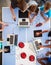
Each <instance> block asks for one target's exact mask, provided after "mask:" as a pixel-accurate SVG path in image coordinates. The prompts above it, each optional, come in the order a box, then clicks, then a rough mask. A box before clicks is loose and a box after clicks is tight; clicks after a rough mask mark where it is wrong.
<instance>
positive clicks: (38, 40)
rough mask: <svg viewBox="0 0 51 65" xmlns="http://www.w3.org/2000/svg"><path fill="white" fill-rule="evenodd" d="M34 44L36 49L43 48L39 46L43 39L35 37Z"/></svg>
mask: <svg viewBox="0 0 51 65" xmlns="http://www.w3.org/2000/svg"><path fill="white" fill-rule="evenodd" d="M33 45H34V48H35V50H36V51H40V50H43V48H39V46H40V45H42V42H41V39H34V41H33Z"/></svg>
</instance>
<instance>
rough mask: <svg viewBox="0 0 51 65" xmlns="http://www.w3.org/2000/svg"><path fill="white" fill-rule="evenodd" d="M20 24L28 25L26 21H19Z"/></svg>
mask: <svg viewBox="0 0 51 65" xmlns="http://www.w3.org/2000/svg"><path fill="white" fill-rule="evenodd" d="M20 25H28V22H20Z"/></svg>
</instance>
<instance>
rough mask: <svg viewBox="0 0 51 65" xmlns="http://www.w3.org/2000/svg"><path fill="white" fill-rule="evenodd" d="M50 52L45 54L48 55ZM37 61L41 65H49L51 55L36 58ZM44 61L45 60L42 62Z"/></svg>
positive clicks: (50, 63) (50, 64)
mask: <svg viewBox="0 0 51 65" xmlns="http://www.w3.org/2000/svg"><path fill="white" fill-rule="evenodd" d="M50 54H51V52H49V51H48V52H47V53H46V56H49V55H50ZM37 61H38V62H39V63H40V64H41V65H51V57H44V58H38V59H37ZM43 61H45V62H43Z"/></svg>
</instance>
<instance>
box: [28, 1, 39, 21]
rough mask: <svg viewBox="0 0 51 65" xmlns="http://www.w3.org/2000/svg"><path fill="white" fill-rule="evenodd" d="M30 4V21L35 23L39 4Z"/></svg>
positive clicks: (33, 2) (31, 2) (32, 2)
mask: <svg viewBox="0 0 51 65" xmlns="http://www.w3.org/2000/svg"><path fill="white" fill-rule="evenodd" d="M28 4H29V8H28V12H29V19H30V22H33V20H34V19H35V17H36V16H37V14H38V12H39V8H38V4H37V3H36V2H35V1H30V2H29V3H28Z"/></svg>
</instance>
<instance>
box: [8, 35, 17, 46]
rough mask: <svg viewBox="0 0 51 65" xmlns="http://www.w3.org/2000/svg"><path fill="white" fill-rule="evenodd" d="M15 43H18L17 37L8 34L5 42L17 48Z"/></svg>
mask: <svg viewBox="0 0 51 65" xmlns="http://www.w3.org/2000/svg"><path fill="white" fill-rule="evenodd" d="M17 41H18V35H17V34H16V35H14V34H10V35H8V36H7V42H8V43H9V44H10V45H15V46H17Z"/></svg>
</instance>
